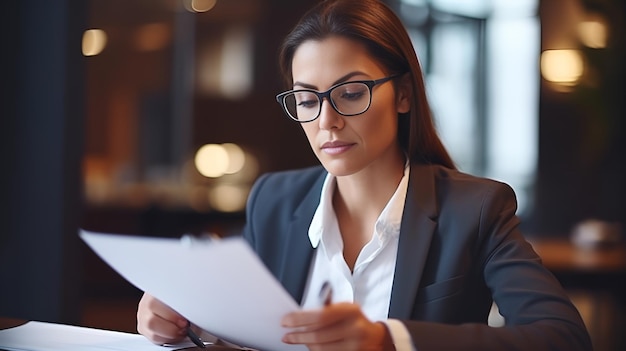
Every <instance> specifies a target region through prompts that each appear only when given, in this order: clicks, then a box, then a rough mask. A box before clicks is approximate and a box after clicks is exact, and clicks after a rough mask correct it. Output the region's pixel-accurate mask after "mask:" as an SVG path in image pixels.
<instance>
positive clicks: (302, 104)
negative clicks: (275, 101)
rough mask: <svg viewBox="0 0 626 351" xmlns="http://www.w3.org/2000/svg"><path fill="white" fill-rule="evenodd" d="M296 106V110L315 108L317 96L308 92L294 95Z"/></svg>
mask: <svg viewBox="0 0 626 351" xmlns="http://www.w3.org/2000/svg"><path fill="white" fill-rule="evenodd" d="M294 95H295V98H296V105H297V106H298V108H312V107H316V106H317V104H318V103H319V102H318V99H317V96H316V95H315V94H312V93H310V92H299V93H295V94H294Z"/></svg>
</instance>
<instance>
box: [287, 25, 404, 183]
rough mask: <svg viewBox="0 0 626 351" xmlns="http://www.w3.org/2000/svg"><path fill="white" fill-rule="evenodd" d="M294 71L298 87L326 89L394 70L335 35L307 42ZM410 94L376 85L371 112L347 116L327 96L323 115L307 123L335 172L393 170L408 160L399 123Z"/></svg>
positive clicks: (315, 149)
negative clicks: (399, 137)
mask: <svg viewBox="0 0 626 351" xmlns="http://www.w3.org/2000/svg"><path fill="white" fill-rule="evenodd" d="M292 74H293V82H294V86H293V88H294V89H302V88H309V89H314V90H317V91H326V90H328V89H329V88H330V87H331V86H333V85H335V84H338V83H342V82H347V81H355V80H375V79H380V78H383V77H386V76H387V75H389V72H386V71H385V69H384V67H383V66H382V65H381V64H379V63H378V62H376V61H375V60H374V59H373V58H372V57H371V56H370V55H369V54H368V52H367V50H366V49H365V46H363V45H362V44H361V43H359V42H357V41H354V40H350V39H347V38H344V37H337V36H332V37H328V38H326V39H323V40H321V41H318V40H308V41H305V42H304V43H302V44H301V45H300V46H299V47H298V49H297V50H296V52H295V54H294V57H293V61H292ZM406 96H407V94H404V93H403V92H402V91H400V92H396V91H395V89H394V84H393V83H392V81H388V82H386V83H382V84H379V85H376V86H374V88H373V89H372V103H371V105H370V107H369V109H368V110H367V111H366V112H365V113H363V114H360V115H356V116H342V115H340V114H339V113H337V111H335V110H334V109H333V107H332V106H331V104H330V103H329V101H327V100H326V99H325V100H324V101H323V102H322V107H321V112H320V116H319V117H318V118H317V119H316V120H314V121H312V122H306V123H302V124H301V126H302V129H303V130H304V132H305V134H306V136H307V138H308V140H309V144H310V145H311V148H312V149H313V152H315V155H316V156H317V158H318V159H319V160H320V162H321V163H322V165H323V166H324V167H325V168H326V170H328V172H330V173H331V174H333V175H335V176H346V175H351V174H355V173H358V172H361V171H363V170H375V169H378V167H384V168H387V169H388V167H391V166H393V165H394V162H403V161H402V157H403V156H402V151H401V149H400V147H399V146H398V142H397V124H398V112H407V111H408V110H409V106H410V102H409V99H408V98H407V97H406Z"/></svg>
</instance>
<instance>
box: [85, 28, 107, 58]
mask: <svg viewBox="0 0 626 351" xmlns="http://www.w3.org/2000/svg"><path fill="white" fill-rule="evenodd" d="M106 45H107V34H106V32H105V31H103V30H102V29H88V30H86V31H85V33H83V44H82V46H83V48H82V50H83V55H85V56H95V55H98V54H100V53H101V52H102V50H104V48H105V47H106Z"/></svg>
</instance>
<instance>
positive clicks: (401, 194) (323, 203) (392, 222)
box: [309, 161, 411, 248]
mask: <svg viewBox="0 0 626 351" xmlns="http://www.w3.org/2000/svg"><path fill="white" fill-rule="evenodd" d="M410 170H411V167H409V162H408V161H407V162H406V164H405V167H404V175H403V176H402V179H401V180H400V183H399V184H398V187H397V188H396V191H395V192H394V194H393V196H392V197H391V199H389V202H388V203H387V205H386V206H385V208H384V209H383V211H382V212H381V214H380V216H379V217H378V219H377V220H376V224H375V232H376V234H377V235H378V238H379V240H381V241H383V240H384V239H385V238H393V237H397V236H399V235H400V224H401V222H402V212H403V210H404V202H405V200H406V192H407V188H408V183H409V173H410ZM335 186H336V178H335V176H333V175H332V174H330V173H328V174H327V175H326V179H324V184H323V185H322V190H321V195H320V203H319V205H318V206H317V209H316V210H315V213H314V214H313V219H312V221H311V225H310V226H309V240H310V241H311V246H312V247H313V248H317V247H318V245H319V243H320V241H321V240H322V234H323V233H324V226H325V225H328V223H331V222H330V221H336V217H335V212H334V210H333V203H332V195H333V190H334V189H335Z"/></svg>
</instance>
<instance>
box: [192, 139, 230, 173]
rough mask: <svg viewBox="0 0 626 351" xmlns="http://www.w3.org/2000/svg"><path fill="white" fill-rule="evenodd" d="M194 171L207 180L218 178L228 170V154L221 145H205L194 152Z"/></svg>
mask: <svg viewBox="0 0 626 351" xmlns="http://www.w3.org/2000/svg"><path fill="white" fill-rule="evenodd" d="M194 161H195V165H196V169H197V170H198V172H200V174H202V175H203V176H205V177H209V178H219V177H221V176H223V175H224V174H225V173H226V170H227V169H228V152H226V149H224V147H222V146H221V145H217V144H206V145H204V146H202V147H200V149H198V151H197V152H196V157H195V160H194Z"/></svg>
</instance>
